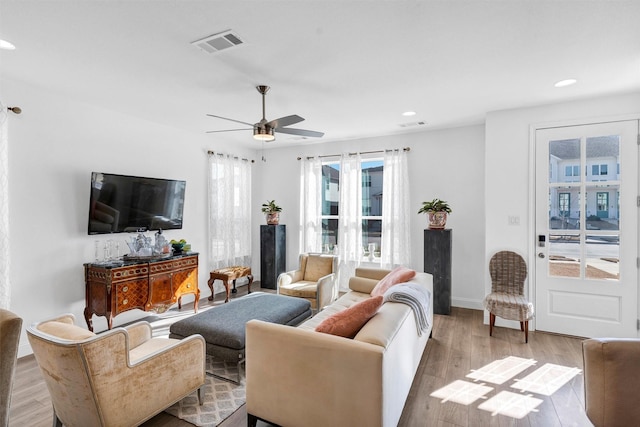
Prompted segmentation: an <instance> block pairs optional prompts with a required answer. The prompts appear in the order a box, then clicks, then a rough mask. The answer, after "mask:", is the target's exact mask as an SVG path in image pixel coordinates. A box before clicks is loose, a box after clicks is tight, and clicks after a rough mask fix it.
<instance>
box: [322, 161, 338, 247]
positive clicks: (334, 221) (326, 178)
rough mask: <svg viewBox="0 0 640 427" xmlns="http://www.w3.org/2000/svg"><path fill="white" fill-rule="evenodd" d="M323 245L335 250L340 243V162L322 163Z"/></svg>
mask: <svg viewBox="0 0 640 427" xmlns="http://www.w3.org/2000/svg"><path fill="white" fill-rule="evenodd" d="M322 184H323V185H322V188H323V191H322V214H321V219H322V246H323V248H327V249H329V250H330V251H333V248H334V246H335V245H337V244H338V205H339V204H340V192H339V184H340V163H325V164H323V165H322Z"/></svg>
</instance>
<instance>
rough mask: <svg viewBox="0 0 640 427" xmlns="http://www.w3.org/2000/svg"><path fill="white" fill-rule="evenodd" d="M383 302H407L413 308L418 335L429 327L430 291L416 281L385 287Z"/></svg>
mask: <svg viewBox="0 0 640 427" xmlns="http://www.w3.org/2000/svg"><path fill="white" fill-rule="evenodd" d="M382 301H383V302H387V301H390V302H400V303H403V304H407V305H408V306H409V307H411V309H412V310H413V314H414V316H415V318H416V325H417V327H418V336H422V333H423V332H424V331H426V330H427V329H429V326H430V321H431V319H429V316H428V314H427V313H429V304H430V303H431V293H430V292H429V290H428V289H425V288H424V287H423V286H421V285H420V284H418V283H412V282H407V283H400V284H398V285H394V286H392V287H390V288H389V289H387V291H386V292H385V293H384V296H383V300H382Z"/></svg>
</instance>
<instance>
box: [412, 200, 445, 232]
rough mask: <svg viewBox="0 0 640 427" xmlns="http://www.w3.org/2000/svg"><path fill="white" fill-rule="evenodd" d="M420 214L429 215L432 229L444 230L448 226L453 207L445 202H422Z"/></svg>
mask: <svg viewBox="0 0 640 427" xmlns="http://www.w3.org/2000/svg"><path fill="white" fill-rule="evenodd" d="M418 213H419V214H421V213H426V214H427V215H428V217H429V228H430V229H434V230H442V229H444V227H445V225H446V224H447V215H448V214H450V213H451V207H450V206H449V204H448V203H447V202H445V201H444V200H440V199H433V200H431V201H430V202H422V207H421V208H420V210H419V211H418Z"/></svg>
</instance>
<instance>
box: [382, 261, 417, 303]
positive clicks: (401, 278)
mask: <svg viewBox="0 0 640 427" xmlns="http://www.w3.org/2000/svg"><path fill="white" fill-rule="evenodd" d="M415 275H416V271H415V270H411V269H410V268H407V267H402V266H400V267H396V268H394V269H393V270H391V271H390V272H389V273H388V274H387V275H386V276H384V277H383V278H382V280H380V281H379V282H378V284H377V285H376V286H375V288H373V290H372V291H371V296H372V297H377V296H379V295H384V293H385V292H386V291H387V289H389V288H390V287H392V286H393V285H397V284H398V283H404V282H407V281H409V280H411V279H413V277H414V276H415Z"/></svg>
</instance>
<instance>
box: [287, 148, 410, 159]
mask: <svg viewBox="0 0 640 427" xmlns="http://www.w3.org/2000/svg"><path fill="white" fill-rule="evenodd" d="M399 150H400V148H389V149H386V150H374V151H360V152H354V153H348V154H349V155H350V156H353V155H355V154H375V153H386V152H387V151H399ZM402 151H411V147H404V148H402ZM341 155H342V154H324V155H322V156H308V157H306V159H307V160H309V159H313V158H314V157H317V158H319V159H322V158H324V157H340V156H341ZM298 160H302V157H298Z"/></svg>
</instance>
